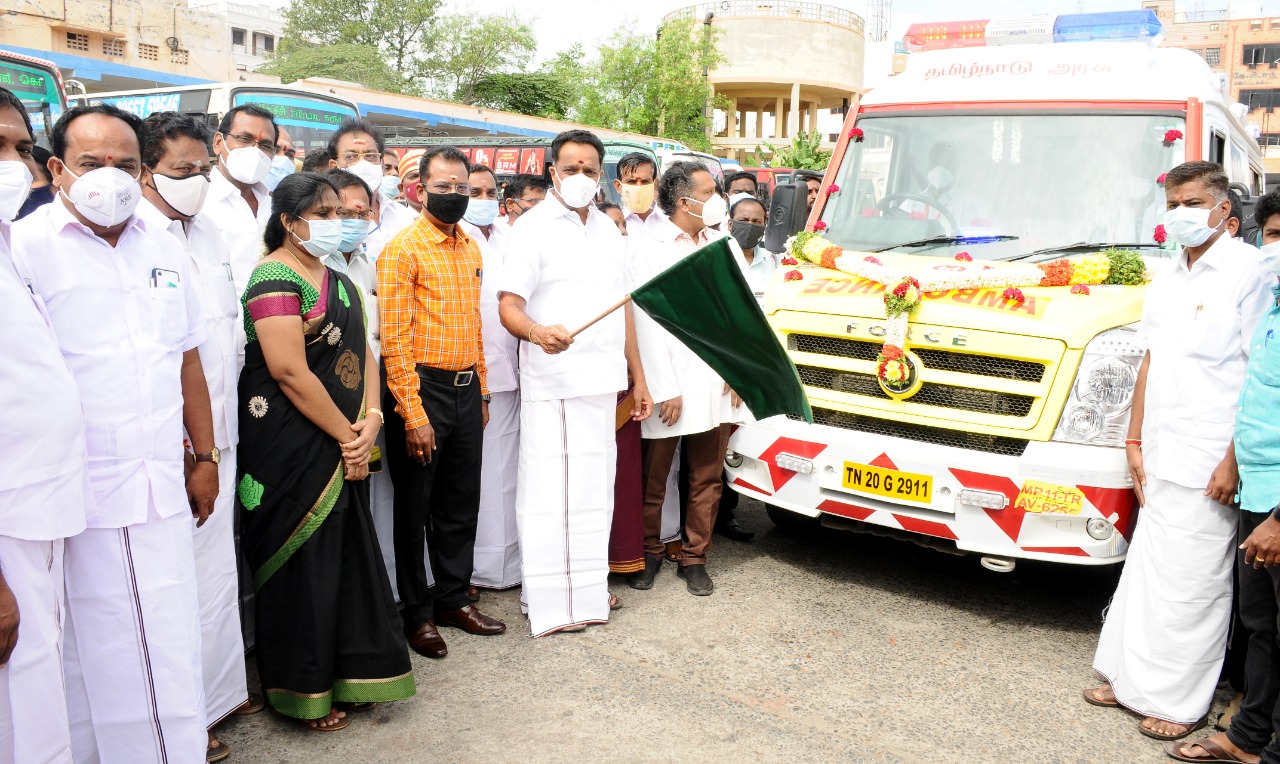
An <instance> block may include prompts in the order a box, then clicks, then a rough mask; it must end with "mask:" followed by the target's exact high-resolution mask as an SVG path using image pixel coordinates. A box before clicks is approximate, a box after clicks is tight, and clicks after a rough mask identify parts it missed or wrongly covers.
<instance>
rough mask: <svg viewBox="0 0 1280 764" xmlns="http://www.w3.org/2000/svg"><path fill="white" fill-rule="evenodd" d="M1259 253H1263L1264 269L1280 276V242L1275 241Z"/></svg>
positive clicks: (1262, 248)
mask: <svg viewBox="0 0 1280 764" xmlns="http://www.w3.org/2000/svg"><path fill="white" fill-rule="evenodd" d="M1258 251H1259V252H1261V253H1262V267H1264V268H1266V269H1267V270H1269V271H1271V272H1272V273H1274V274H1275V275H1277V276H1280V241H1273V242H1271V243H1270V244H1267V245H1266V246H1264V247H1261V248H1260V249H1259V250H1258Z"/></svg>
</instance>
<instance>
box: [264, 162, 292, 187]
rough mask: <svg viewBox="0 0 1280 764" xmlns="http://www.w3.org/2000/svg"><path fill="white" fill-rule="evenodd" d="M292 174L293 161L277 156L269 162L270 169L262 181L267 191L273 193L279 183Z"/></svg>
mask: <svg viewBox="0 0 1280 764" xmlns="http://www.w3.org/2000/svg"><path fill="white" fill-rule="evenodd" d="M293 173H294V165H293V160H292V159H290V158H289V157H286V156H278V157H276V158H275V159H272V160H271V167H270V169H268V170H267V177H265V178H263V179H262V182H263V184H265V185H266V187H267V190H268V191H275V190H276V186H278V185H280V181H282V180H284V179H285V178H287V177H289V176H290V175H292V174H293Z"/></svg>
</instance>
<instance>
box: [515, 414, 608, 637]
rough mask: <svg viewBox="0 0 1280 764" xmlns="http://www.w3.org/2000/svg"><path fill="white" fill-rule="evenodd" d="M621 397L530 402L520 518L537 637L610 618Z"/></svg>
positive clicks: (523, 434) (527, 599)
mask: <svg viewBox="0 0 1280 764" xmlns="http://www.w3.org/2000/svg"><path fill="white" fill-rule="evenodd" d="M617 400H618V396H617V394H615V393H610V394H608V395H592V396H584V397H580V398H568V399H564V400H550V401H523V403H522V405H521V409H520V464H519V470H518V475H517V489H516V519H517V525H518V528H519V534H520V555H521V561H522V566H521V567H522V570H523V578H524V580H523V584H524V586H523V588H522V590H521V593H520V599H521V603H522V605H525V606H527V608H528V612H529V626H530V630H531V631H532V633H533V636H535V637H540V636H543V635H545V634H549V633H551V632H553V631H557V630H559V629H563V628H564V627H566V626H574V625H579V624H592V623H606V622H607V621H608V620H609V588H608V577H609V525H610V523H611V522H612V520H613V483H614V478H615V477H616V474H617V459H618V446H617V441H616V440H615V437H614V414H615V409H616V406H617Z"/></svg>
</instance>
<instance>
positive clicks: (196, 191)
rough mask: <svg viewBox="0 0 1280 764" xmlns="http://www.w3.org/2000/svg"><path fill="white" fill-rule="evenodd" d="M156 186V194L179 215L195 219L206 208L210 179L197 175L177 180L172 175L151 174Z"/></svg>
mask: <svg viewBox="0 0 1280 764" xmlns="http://www.w3.org/2000/svg"><path fill="white" fill-rule="evenodd" d="M151 178H152V180H153V181H154V182H155V184H156V193H157V194H160V198H161V199H164V200H165V203H166V204H168V205H169V206H170V207H172V208H173V211H174V212H176V213H178V214H179V215H186V216H187V217H189V218H190V217H195V216H196V215H197V214H199V212H200V209H201V208H202V207H204V198H205V196H207V195H208V194H209V186H210V185H211V184H210V183H209V179H208V178H206V177H205V176H203V175H201V174H199V173H196V174H195V175H186V176H183V177H181V178H175V177H173V176H172V175H159V174H157V173H154V172H153V173H151Z"/></svg>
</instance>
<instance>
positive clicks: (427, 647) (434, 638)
mask: <svg viewBox="0 0 1280 764" xmlns="http://www.w3.org/2000/svg"><path fill="white" fill-rule="evenodd" d="M407 638H408V640H409V648H410V649H412V650H413V651H414V652H415V653H417V654H418V655H421V656H422V657H424V658H435V659H437V660H438V659H440V658H443V657H444V656H446V655H448V654H449V647H448V645H446V644H445V643H444V637H442V636H440V632H439V631H437V630H436V625H435V624H434V623H432V622H431V621H427V622H426V623H423V624H419V626H418V628H416V629H414V630H413V631H412V632H410V633H409V634H408V636H407Z"/></svg>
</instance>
